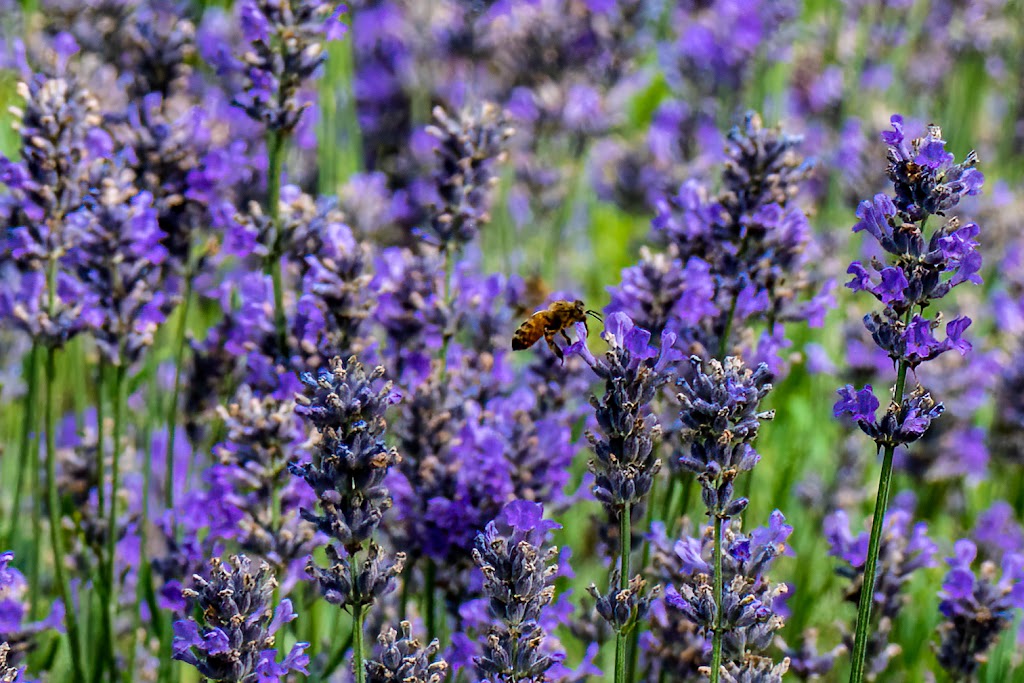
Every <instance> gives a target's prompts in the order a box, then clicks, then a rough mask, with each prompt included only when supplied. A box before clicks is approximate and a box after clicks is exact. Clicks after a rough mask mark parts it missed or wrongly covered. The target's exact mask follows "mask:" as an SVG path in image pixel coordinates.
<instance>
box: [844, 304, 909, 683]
mask: <svg viewBox="0 0 1024 683" xmlns="http://www.w3.org/2000/svg"><path fill="white" fill-rule="evenodd" d="M909 317H910V312H909V311H908V312H907V318H909ZM906 384H907V363H906V361H902V360H901V361H900V363H899V369H898V371H897V375H896V390H895V392H894V395H893V400H894V401H898V402H899V403H902V402H903V391H904V389H905V388H906ZM895 450H896V448H895V446H893V445H892V444H889V445H887V446H886V447H885V452H884V455H883V457H882V473H881V475H879V478H878V495H877V496H876V497H875V514H874V516H873V517H872V518H871V538H870V540H869V541H868V556H867V559H866V560H865V562H864V584H863V586H862V587H861V590H860V602H859V603H858V605H857V630H856V636H855V640H854V643H853V654H852V656H851V659H850V663H851V666H850V683H861V682H862V681H863V680H864V669H865V664H866V660H867V653H868V638H869V637H870V630H871V607H872V604H873V602H874V594H875V569H876V568H877V566H878V551H879V548H880V547H881V544H882V526H883V525H884V523H885V510H886V508H887V507H888V506H889V487H890V485H891V483H892V456H893V452H894V451H895Z"/></svg>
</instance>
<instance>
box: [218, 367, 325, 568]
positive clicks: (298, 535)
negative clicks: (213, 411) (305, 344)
mask: <svg viewBox="0 0 1024 683" xmlns="http://www.w3.org/2000/svg"><path fill="white" fill-rule="evenodd" d="M217 412H218V415H219V417H220V418H221V420H222V421H223V423H224V427H225V431H226V435H225V440H224V442H222V443H220V444H218V445H217V446H216V447H215V448H214V456H215V458H216V462H215V464H214V465H213V466H211V467H210V468H209V469H208V470H207V472H206V473H205V474H204V478H205V479H206V481H207V484H208V485H209V487H210V490H209V492H208V494H207V496H206V498H207V500H206V502H207V504H208V505H209V506H211V507H213V508H215V509H216V510H217V516H219V519H218V520H217V525H216V527H214V529H216V530H217V531H216V533H214V534H213V535H214V536H219V537H221V538H223V539H225V540H227V539H231V540H234V541H235V542H236V543H237V544H238V546H239V548H241V549H242V550H243V551H244V552H247V553H250V554H253V555H256V556H259V557H261V558H264V559H265V560H267V561H268V562H269V563H271V564H272V565H273V566H274V568H275V569H276V570H278V571H281V570H285V569H287V568H288V567H289V566H290V565H291V564H292V563H293V562H296V561H298V560H300V559H303V558H305V557H306V556H308V555H309V553H310V552H311V551H312V549H313V543H314V531H313V526H312V525H311V524H310V523H309V522H307V521H305V520H304V519H302V518H301V516H300V514H299V508H300V506H302V505H311V504H313V502H314V500H313V498H312V496H311V495H310V494H309V490H308V489H307V488H306V487H305V486H303V485H302V484H300V482H299V480H297V479H296V478H295V477H293V476H291V475H290V473H289V471H288V466H289V464H290V463H292V462H294V461H295V460H297V458H298V451H299V449H300V444H301V442H302V441H303V439H304V435H303V433H302V430H301V428H300V426H299V424H298V420H297V419H296V415H295V402H294V401H280V400H278V399H276V398H274V397H271V396H265V397H262V398H260V397H258V396H255V395H254V394H253V392H252V390H251V389H250V388H249V386H248V385H242V387H240V388H239V390H238V392H237V393H236V394H235V397H234V398H233V400H232V401H231V402H230V403H229V404H228V405H227V406H226V407H225V406H218V411H217ZM275 499H276V500H275ZM214 529H211V532H213V531H214Z"/></svg>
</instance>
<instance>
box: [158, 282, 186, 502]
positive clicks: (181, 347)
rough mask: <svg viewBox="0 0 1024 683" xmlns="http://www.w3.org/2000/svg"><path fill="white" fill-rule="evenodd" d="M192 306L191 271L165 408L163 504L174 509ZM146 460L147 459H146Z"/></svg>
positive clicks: (175, 342)
mask: <svg viewBox="0 0 1024 683" xmlns="http://www.w3.org/2000/svg"><path fill="white" fill-rule="evenodd" d="M191 307H192V273H191V272H189V273H188V274H187V275H186V277H185V298H184V300H183V301H182V302H181V320H180V321H179V322H178V329H177V330H176V331H175V336H174V387H173V388H172V389H171V405H170V407H169V408H168V409H167V456H166V458H165V460H164V462H165V463H166V464H165V471H164V505H166V509H167V510H173V509H174V443H175V437H176V436H177V432H178V398H179V396H180V395H181V368H182V366H183V365H184V364H185V334H186V331H187V330H188V313H189V309H190V308H191ZM147 460H148V459H147Z"/></svg>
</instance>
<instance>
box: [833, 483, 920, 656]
mask: <svg viewBox="0 0 1024 683" xmlns="http://www.w3.org/2000/svg"><path fill="white" fill-rule="evenodd" d="M912 511H913V496H912V495H904V496H897V497H896V499H895V500H894V501H893V506H892V508H891V509H890V510H889V512H888V513H887V514H886V515H885V521H884V523H883V526H882V529H883V531H882V541H881V546H880V549H879V556H878V575H877V577H876V579H875V582H874V592H873V596H874V600H873V603H874V605H875V608H874V609H873V610H872V622H871V624H872V630H871V631H870V634H871V637H870V639H869V641H868V643H867V650H866V652H867V669H866V670H867V671H869V672H873V674H874V675H876V676H877V675H878V674H880V673H881V672H882V671H885V669H886V668H887V667H888V665H889V661H890V659H891V658H892V657H893V656H894V655H895V654H896V653H898V652H899V646H897V645H894V644H890V642H889V639H890V636H891V633H892V628H893V620H894V619H895V618H896V616H897V614H899V612H900V610H902V609H903V606H904V604H905V599H904V595H903V587H904V586H905V584H906V583H907V582H908V581H909V580H910V578H911V576H912V575H913V574H914V572H916V571H917V570H919V569H922V568H924V567H932V566H935V554H936V552H938V548H937V546H936V545H935V543H934V542H932V540H931V539H929V538H928V535H927V532H928V525H927V524H925V523H924V522H917V523H914V524H913V526H911V524H912V522H913V519H912ZM824 529H825V538H826V540H827V541H828V543H829V546H830V550H829V554H830V555H831V556H833V557H837V558H839V559H841V560H842V561H843V563H844V564H843V566H842V567H840V568H839V569H838V570H837V571H838V573H839V574H840V575H841V576H845V577H846V578H848V579H850V581H851V584H850V586H849V587H848V588H847V590H846V599H847V600H848V601H850V602H852V603H854V604H857V603H858V602H859V601H860V595H861V591H862V590H863V586H864V565H865V562H866V560H867V552H868V532H866V531H865V532H862V533H860V534H858V535H857V536H853V535H852V534H851V533H850V527H849V521H848V519H847V515H846V513H845V512H843V511H842V510H838V511H836V512H834V513H832V514H831V515H829V516H828V517H826V518H825V521H824ZM852 640H853V639H852V635H851V634H846V638H845V642H846V645H847V647H850V648H852V646H853V642H852Z"/></svg>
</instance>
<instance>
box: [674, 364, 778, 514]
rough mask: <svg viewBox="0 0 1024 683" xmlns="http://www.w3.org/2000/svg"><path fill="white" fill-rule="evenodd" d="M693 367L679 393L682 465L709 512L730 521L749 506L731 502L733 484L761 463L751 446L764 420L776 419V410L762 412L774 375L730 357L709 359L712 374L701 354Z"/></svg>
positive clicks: (762, 366)
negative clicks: (693, 478)
mask: <svg viewBox="0 0 1024 683" xmlns="http://www.w3.org/2000/svg"><path fill="white" fill-rule="evenodd" d="M690 364H691V365H692V366H693V371H694V377H693V379H691V380H685V381H682V382H680V386H681V387H682V391H681V392H680V393H679V395H678V398H679V402H680V403H681V404H682V410H680V411H679V419H680V420H681V421H682V423H683V427H684V431H683V432H682V435H681V438H682V440H683V444H684V453H683V455H682V456H681V457H680V464H681V466H682V467H683V469H685V470H688V471H690V472H693V473H694V474H696V475H697V480H698V481H699V482H700V485H701V490H702V495H703V498H704V504H705V506H706V507H707V510H708V514H709V515H713V516H716V517H719V518H721V519H729V518H730V517H734V516H736V515H738V514H739V513H741V512H742V511H743V510H744V509H745V508H746V507H747V502H748V501H747V499H746V498H737V499H733V481H734V480H735V479H736V475H737V474H739V473H740V472H744V471H749V470H752V469H753V468H754V465H756V464H757V462H758V460H759V459H760V456H759V455H758V454H757V451H755V450H754V448H753V446H752V445H751V444H752V442H753V441H754V439H755V438H757V432H758V429H759V428H760V426H761V421H762V420H771V419H773V418H774V417H775V411H759V410H758V406H759V405H760V403H761V401H762V400H763V399H764V397H765V396H766V395H767V394H768V392H770V391H771V390H772V384H771V380H772V374H771V372H770V371H769V370H768V366H767V365H766V364H764V363H762V364H760V365H759V366H758V367H757V368H756V369H754V370H751V369H749V368H747V367H746V366H744V364H743V361H742V360H740V359H739V358H732V357H730V358H726V359H725V363H724V364H722V363H720V362H718V361H717V360H711V361H710V362H709V366H710V372H706V371H705V370H704V369H703V365H704V363H703V361H702V360H701V359H700V357H699V356H692V357H691V358H690Z"/></svg>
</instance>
